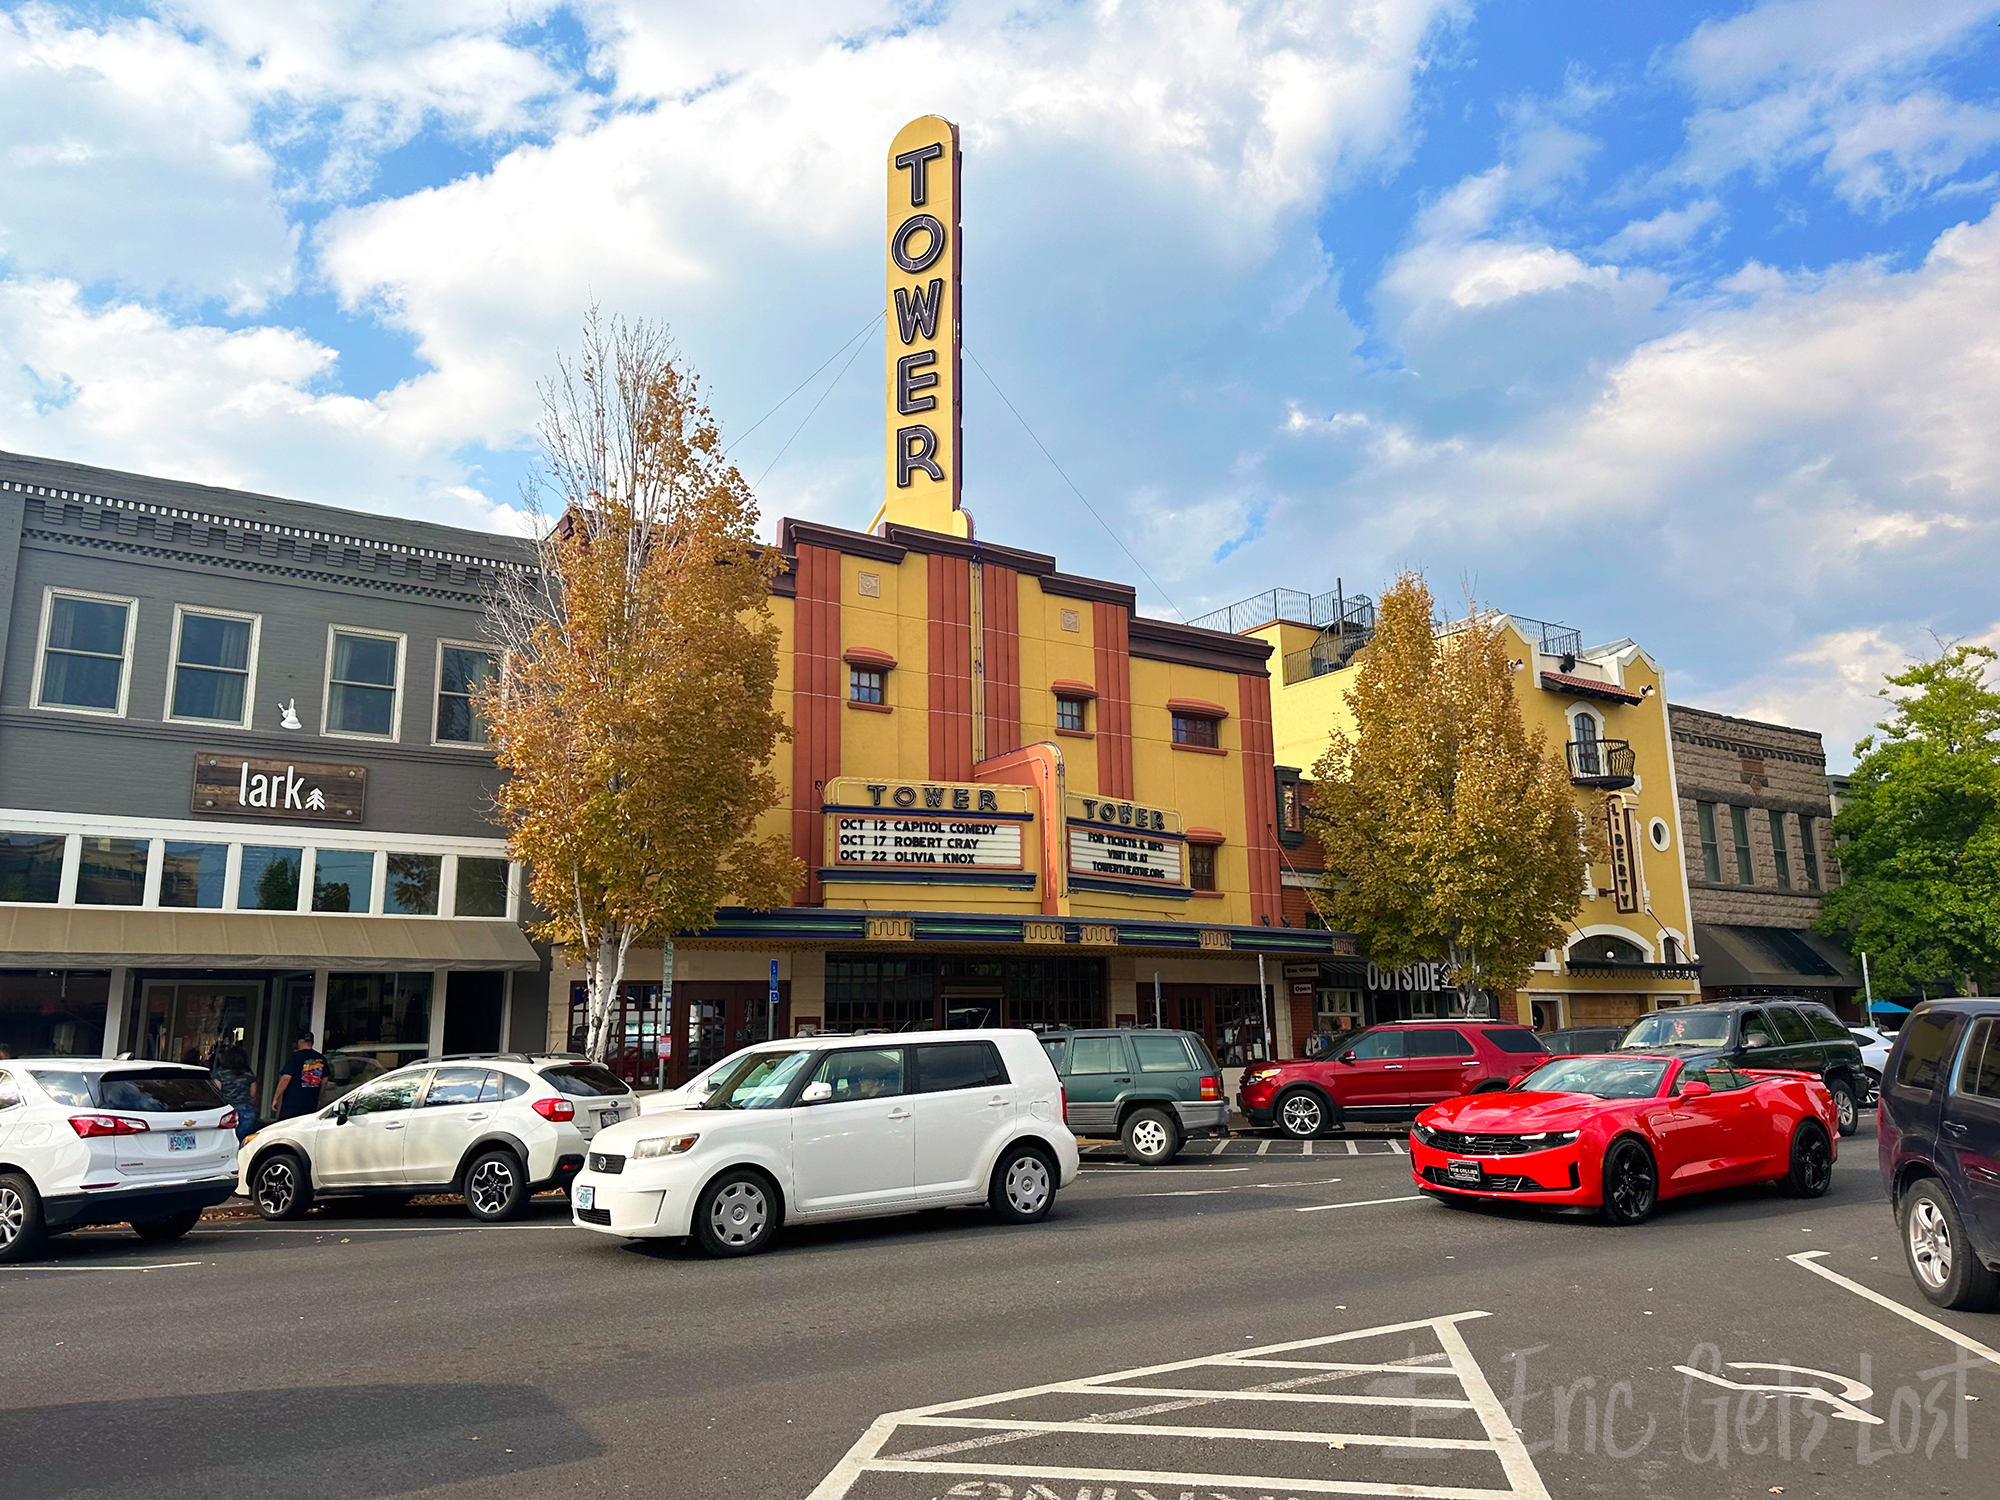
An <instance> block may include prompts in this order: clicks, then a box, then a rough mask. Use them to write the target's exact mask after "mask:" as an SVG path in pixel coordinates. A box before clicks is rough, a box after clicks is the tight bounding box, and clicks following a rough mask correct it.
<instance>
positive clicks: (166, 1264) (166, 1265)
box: [0, 1260, 202, 1271]
mask: <svg viewBox="0 0 2000 1500" xmlns="http://www.w3.org/2000/svg"><path fill="white" fill-rule="evenodd" d="M201 1264H202V1262H200V1261H198V1260H163V1261H160V1262H159V1263H158V1264H156V1265H150V1266H0V1271H178V1270H180V1269H181V1268H182V1267H184V1266H198V1265H201Z"/></svg>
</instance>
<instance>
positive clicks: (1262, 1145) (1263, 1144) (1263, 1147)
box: [1257, 1136, 1271, 1156]
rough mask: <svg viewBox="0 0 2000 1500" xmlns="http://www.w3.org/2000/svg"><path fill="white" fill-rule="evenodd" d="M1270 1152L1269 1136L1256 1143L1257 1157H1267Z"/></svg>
mask: <svg viewBox="0 0 2000 1500" xmlns="http://www.w3.org/2000/svg"><path fill="white" fill-rule="evenodd" d="M1270 1150H1271V1139H1270V1137H1269V1136H1266V1137H1265V1138H1264V1139H1263V1140H1261V1141H1259V1142H1258V1143H1257V1154H1258V1155H1259V1156H1265V1155H1268V1154H1269V1152H1270Z"/></svg>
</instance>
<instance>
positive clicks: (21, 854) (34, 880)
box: [0, 833, 68, 904]
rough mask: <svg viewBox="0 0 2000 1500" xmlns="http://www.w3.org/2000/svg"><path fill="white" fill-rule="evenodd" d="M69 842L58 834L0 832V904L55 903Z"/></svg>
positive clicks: (60, 886)
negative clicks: (4, 902)
mask: <svg viewBox="0 0 2000 1500" xmlns="http://www.w3.org/2000/svg"><path fill="white" fill-rule="evenodd" d="M67 842H68V840H66V839H65V838H64V837H63V836H62V835H61V834H59V833H0V901H33V902H39V903H43V904H48V903H52V902H54V901H55V899H56V897H57V896H58V895H59V894H60V893H61V891H62V873H63V848H64V845H65V844H66V843H67Z"/></svg>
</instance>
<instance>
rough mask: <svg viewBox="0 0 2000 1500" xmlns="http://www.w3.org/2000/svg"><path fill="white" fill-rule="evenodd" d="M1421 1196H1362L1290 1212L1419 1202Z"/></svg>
mask: <svg viewBox="0 0 2000 1500" xmlns="http://www.w3.org/2000/svg"><path fill="white" fill-rule="evenodd" d="M1423 1196H1424V1195H1423V1194H1422V1193H1411V1194H1410V1195H1409V1196H1408V1197H1407V1198H1363V1199H1361V1200H1359V1201H1358V1202H1355V1203H1315V1204H1313V1205H1312V1206H1311V1207H1310V1208H1295V1209H1293V1210H1292V1212H1293V1213H1299V1214H1323V1213H1325V1212H1326V1211H1327V1210H1328V1209H1329V1208H1374V1207H1375V1206H1377V1205H1378V1204H1382V1203H1420V1202H1422V1201H1423Z"/></svg>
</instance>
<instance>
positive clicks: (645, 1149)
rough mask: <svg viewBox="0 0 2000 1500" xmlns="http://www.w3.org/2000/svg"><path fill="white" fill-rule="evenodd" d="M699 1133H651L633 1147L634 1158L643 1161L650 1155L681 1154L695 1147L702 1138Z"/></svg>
mask: <svg viewBox="0 0 2000 1500" xmlns="http://www.w3.org/2000/svg"><path fill="white" fill-rule="evenodd" d="M700 1139H701V1137H700V1136H698V1135H649V1136H647V1137H646V1138H645V1139H644V1140H643V1141H640V1142H639V1143H638V1144H637V1145H636V1146H634V1147H633V1148H632V1159H633V1160H634V1161H642V1160H644V1159H645V1158H646V1157H649V1156H679V1155H680V1154H681V1153H682V1152H683V1151H689V1150H692V1149H693V1148H694V1143H695V1142H696V1141H698V1140H700Z"/></svg>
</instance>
